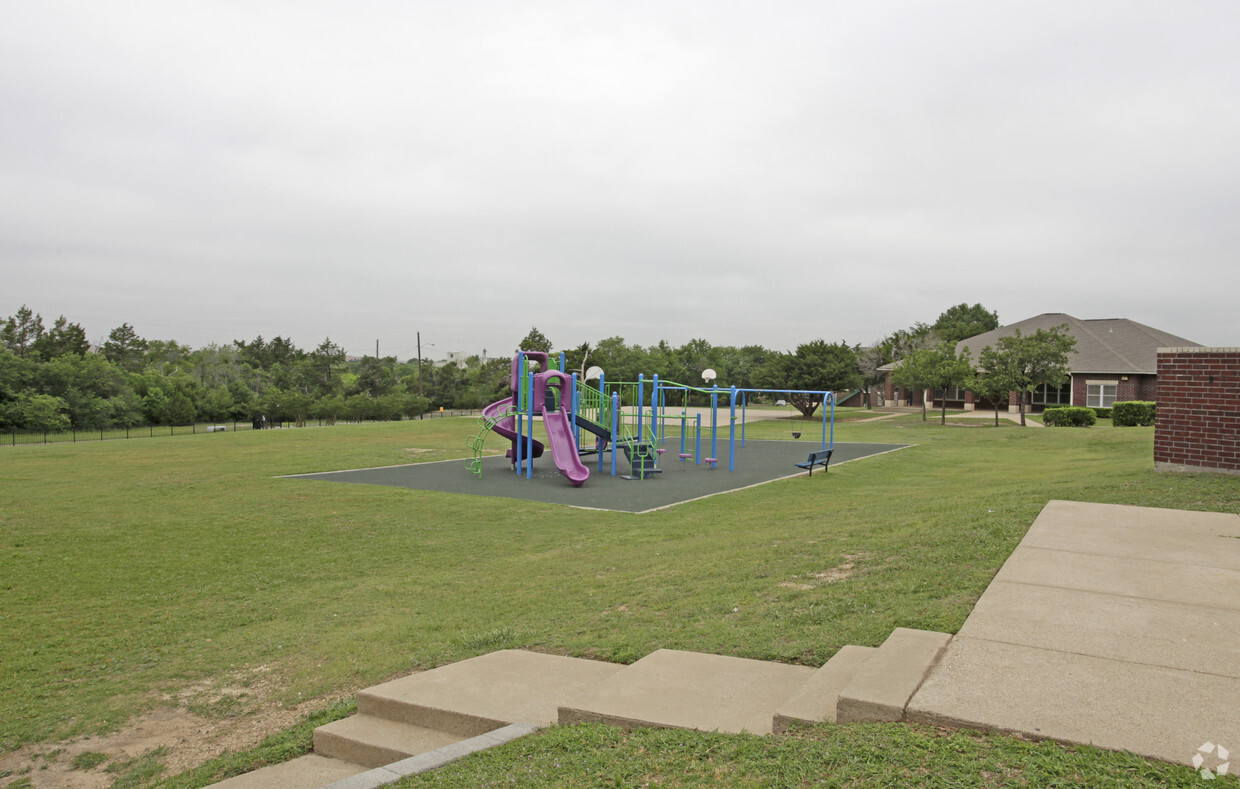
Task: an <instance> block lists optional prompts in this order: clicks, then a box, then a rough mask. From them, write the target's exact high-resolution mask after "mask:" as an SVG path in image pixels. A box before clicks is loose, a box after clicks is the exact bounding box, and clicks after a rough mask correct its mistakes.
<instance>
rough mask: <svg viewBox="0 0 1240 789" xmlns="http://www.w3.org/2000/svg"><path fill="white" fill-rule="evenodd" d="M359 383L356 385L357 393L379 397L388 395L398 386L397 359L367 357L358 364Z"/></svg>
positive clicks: (390, 357)
mask: <svg viewBox="0 0 1240 789" xmlns="http://www.w3.org/2000/svg"><path fill="white" fill-rule="evenodd" d="M356 372H357V381H356V383H354V388H355V391H356V392H360V393H361V394H366V395H370V396H371V397H379V396H380V395H384V394H387V393H388V392H390V391H391V390H392V387H393V386H395V385H396V358H395V357H392V356H385V357H384V358H382V359H376V358H375V357H373V356H367V357H365V358H364V359H362V360H361V361H360V362H358V363H357V368H356Z"/></svg>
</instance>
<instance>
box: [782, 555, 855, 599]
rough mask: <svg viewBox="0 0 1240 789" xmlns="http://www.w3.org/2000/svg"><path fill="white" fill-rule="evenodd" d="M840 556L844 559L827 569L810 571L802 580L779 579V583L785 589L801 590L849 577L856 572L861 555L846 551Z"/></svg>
mask: <svg viewBox="0 0 1240 789" xmlns="http://www.w3.org/2000/svg"><path fill="white" fill-rule="evenodd" d="M841 558H843V560H844V561H842V562H840V563H839V564H837V565H836V566H834V567H832V568H831V569H829V570H823V571H822V572H820V573H811V574H810V575H808V576H806V578H805V580H803V581H800V580H790V581H781V582H780V583H779V585H780V586H782V587H784V588H785V589H799V590H801V591H805V590H808V589H813V588H815V587H818V586H822V585H823V584H833V583H836V582H838V581H843V580H844V579H846V578H851V577H852V576H853V574H854V573H856V572H857V560H858V559H861V558H863V557H862V555H861V554H859V553H856V554H852V553H846V554H844V555H843V557H841ZM793 578H794V579H796V578H799V576H793Z"/></svg>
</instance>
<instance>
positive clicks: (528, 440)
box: [525, 373, 534, 479]
mask: <svg viewBox="0 0 1240 789" xmlns="http://www.w3.org/2000/svg"><path fill="white" fill-rule="evenodd" d="M528 382H529V388H528V389H527V390H526V392H527V396H526V401H527V402H528V403H529V418H528V419H526V420H525V422H526V425H527V426H528V427H529V430H528V431H526V435H525V446H526V453H525V478H526V479H533V478H534V374H533V373H530V376H529V379H528Z"/></svg>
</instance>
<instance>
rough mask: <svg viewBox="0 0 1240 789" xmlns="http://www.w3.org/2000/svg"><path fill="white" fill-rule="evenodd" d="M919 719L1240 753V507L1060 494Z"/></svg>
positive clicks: (968, 625) (1182, 758) (1177, 751)
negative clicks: (1170, 505)
mask: <svg viewBox="0 0 1240 789" xmlns="http://www.w3.org/2000/svg"><path fill="white" fill-rule="evenodd" d="M906 714H907V719H908V720H912V721H920V722H926V723H933V724H939V725H950V726H967V727H971V728H983V729H997V730H1000V731H1007V732H1017V733H1020V734H1025V735H1029V736H1032V737H1037V738H1050V739H1055V740H1062V741H1068V742H1078V743H1092V744H1094V745H1097V746H1100V747H1104V748H1111V749H1117V750H1129V751H1133V752H1135V753H1138V754H1141V755H1144V756H1150V757H1154V758H1157V759H1164V760H1167V761H1171V762H1179V763H1189V762H1191V760H1192V758H1193V757H1194V755H1196V754H1197V753H1198V749H1199V748H1200V747H1201V746H1203V745H1206V744H1209V745H1212V746H1213V745H1215V744H1216V745H1221V746H1224V747H1225V748H1226V749H1227V750H1229V751H1230V750H1234V749H1237V748H1240V517H1237V516H1236V515H1228V514H1221V513H1208V512H1186V511H1181V510H1165V509H1153V508H1144V507H1130V506H1118V505H1107V504H1083V503H1077V502H1066V501H1052V502H1050V503H1049V504H1047V506H1046V508H1045V509H1044V510H1043V511H1042V513H1041V514H1040V515H1039V516H1038V518H1037V520H1036V521H1035V522H1034V524H1033V526H1032V527H1030V529H1029V532H1028V533H1027V534H1026V536H1025V538H1024V539H1023V540H1022V541H1021V543H1020V545H1019V546H1018V547H1017V548H1016V550H1015V551H1014V552H1013V553H1012V555H1011V557H1010V558H1009V559H1008V561H1007V562H1006V563H1005V564H1004V565H1003V568H1002V569H1001V570H1000V571H999V573H998V575H996V576H995V579H994V581H993V582H992V583H991V584H990V586H989V587H988V588H987V590H986V592H985V593H984V594H983V595H982V597H981V599H980V600H978V603H977V605H976V607H975V608H974V610H973V613H972V614H970V616H969V618H968V620H967V621H966V622H965V624H964V626H963V627H962V628H961V629H960V632H959V633H958V634H957V635H956V637H955V638H954V639H953V640H952V642H951V643H950V645H949V646H948V647H947V650H946V652H945V654H944V656H943V657H942V659H941V660H940V661H939V663H938V664H937V665H936V666H935V668H934V669H933V670H932V671H931V672H930V675H929V676H928V677H927V679H926V681H925V682H924V683H923V684H922V686H921V688H920V689H919V690H918V692H917V693H916V694H915V695H914V696H913V698H912V700H911V701H910V703H909V706H908V708H907V711H906ZM1238 752H1240V751H1238Z"/></svg>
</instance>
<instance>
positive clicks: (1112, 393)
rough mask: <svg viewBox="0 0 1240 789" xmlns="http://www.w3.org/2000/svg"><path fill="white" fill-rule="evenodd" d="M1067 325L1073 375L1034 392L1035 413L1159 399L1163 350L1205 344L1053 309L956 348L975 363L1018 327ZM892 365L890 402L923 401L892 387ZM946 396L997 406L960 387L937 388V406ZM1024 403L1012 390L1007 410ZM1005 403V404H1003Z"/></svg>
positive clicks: (959, 404)
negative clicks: (1071, 341) (1071, 339)
mask: <svg viewBox="0 0 1240 789" xmlns="http://www.w3.org/2000/svg"><path fill="white" fill-rule="evenodd" d="M1063 325H1067V327H1068V334H1070V335H1071V336H1073V337H1075V338H1076V349H1075V351H1074V352H1073V353H1072V355H1071V356H1070V358H1069V368H1070V371H1071V379H1070V380H1069V381H1068V382H1067V383H1066V384H1064V385H1063V386H1061V387H1053V386H1045V385H1044V386H1041V387H1039V388H1038V389H1037V390H1035V391H1034V392H1033V393H1032V395H1031V397H1030V402H1029V403H1028V405H1029V408H1030V410H1032V411H1034V412H1037V411H1041V410H1042V409H1043V408H1045V407H1046V406H1048V405H1078V406H1089V407H1092V408H1110V407H1111V405H1112V404H1114V403H1115V402H1117V401H1124V400H1154V399H1155V397H1156V391H1157V389H1156V387H1157V383H1156V382H1157V377H1158V375H1157V374H1158V349H1159V348H1190V347H1193V348H1196V347H1200V343H1195V342H1193V341H1191V340H1186V339H1184V338H1183V337H1177V336H1175V335H1174V334H1168V333H1167V332H1165V331H1161V330H1160V329H1154V328H1151V327H1149V326H1145V325H1143V324H1140V323H1137V322H1136V321H1132V320H1128V319H1127V318H1098V319H1088V320H1082V319H1080V318H1074V317H1072V316H1071V315H1066V314H1064V313H1062V312H1049V313H1046V314H1044V315H1038V316H1036V317H1033V318H1028V319H1026V320H1023V321H1020V322H1019V323H1013V324H1009V325H1007V326H1000V327H999V328H997V329H994V330H993V331H988V332H985V333H983V334H978V335H976V336H974V337H970V338H968V339H967V340H961V341H960V342H959V343H957V345H956V351H957V352H960V350H961V349H964V348H967V349H968V350H969V352H970V355H971V356H972V358H973V360H974V361H976V360H977V359H978V358H979V357H980V356H981V353H982V349H983V348H985V347H986V346H988V345H989V346H991V347H998V340H999V338H1000V337H1007V336H1011V335H1013V334H1015V333H1016V330H1017V329H1019V330H1020V333H1021V334H1022V335H1030V334H1033V333H1034V332H1036V331H1038V329H1052V328H1054V327H1056V326H1063ZM892 367H894V365H887V366H886V367H885V368H883V369H885V370H887V373H888V374H887V381H886V385H885V394H886V398H887V400H888V402H896V403H897V404H898V405H921V404H922V397H923V395H922V393H920V392H907V391H905V390H903V389H899V388H897V387H894V386H892V383H891V374H890V369H891V368H892ZM943 399H946V401H947V407H948V408H956V409H962V410H965V411H972V410H973V409H974V408H978V407H980V408H994V404H993V403H991V402H989V401H983V400H981V399H980V398H975V397H974V394H973V392H970V391H967V390H964V389H961V388H959V387H953V388H951V389H947V390H935V391H934V398H933V404H934V405H935V406H938V405H941V404H942V401H943ZM1019 404H1020V400H1019V395H1018V394H1017V393H1016V392H1012V393H1011V395H1010V396H1009V398H1008V402H1007V406H1008V410H1009V411H1011V412H1015V411H1017V410H1019ZM1000 406H1001V407H1002V404H1000Z"/></svg>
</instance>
